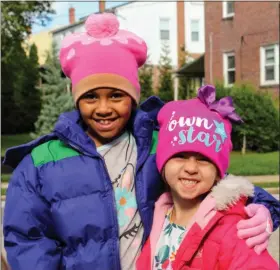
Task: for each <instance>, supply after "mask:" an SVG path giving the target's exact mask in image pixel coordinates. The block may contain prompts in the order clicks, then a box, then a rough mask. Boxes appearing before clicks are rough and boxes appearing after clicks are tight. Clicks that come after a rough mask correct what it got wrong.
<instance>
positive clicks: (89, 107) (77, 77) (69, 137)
mask: <svg viewBox="0 0 280 270" xmlns="http://www.w3.org/2000/svg"><path fill="white" fill-rule="evenodd" d="M85 29H86V31H85V32H83V33H75V34H71V35H69V36H67V37H65V39H64V40H63V42H62V48H61V51H60V62H61V66H62V70H63V72H64V73H65V75H66V76H68V77H69V78H70V79H71V82H72V92H73V97H74V100H75V105H76V110H75V111H73V112H70V113H64V114H62V115H61V116H60V118H59V120H58V122H57V124H56V126H55V128H54V131H53V132H52V133H51V134H48V135H46V136H43V137H41V138H39V139H37V140H35V141H32V142H30V143H28V144H26V145H23V146H19V147H15V148H12V149H9V150H8V152H7V154H6V159H5V163H6V164H9V165H10V166H12V167H14V168H16V169H15V171H14V173H13V176H12V179H11V181H10V184H9V188H8V191H7V200H6V207H5V215H4V235H5V248H6V250H7V255H8V261H9V263H10V265H11V267H12V269H15V270H17V269H40V270H41V269H42V270H43V269H83V270H87V269H91V270H92V269H96V270H97V269H101V270H104V269H106V270H115V269H116V270H118V269H127V270H130V269H134V266H135V260H136V257H137V255H138V254H139V252H140V250H141V247H142V244H143V243H144V242H145V240H146V239H147V237H148V236H149V233H150V230H151V225H152V219H153V210H154V204H155V201H156V200H157V198H158V197H159V196H160V194H161V193H162V191H163V184H162V181H161V180H160V175H159V173H158V171H157V168H156V162H155V146H156V142H157V119H156V116H157V113H158V111H159V109H160V108H161V107H162V105H163V103H162V102H161V101H160V100H159V99H158V98H156V97H151V98H149V99H148V100H147V101H146V102H144V103H143V104H142V105H141V106H140V107H139V108H137V105H138V103H139V98H140V85H139V80H138V68H139V67H140V66H141V65H142V64H144V62H145V61H146V56H147V46H146V43H145V42H144V41H143V40H142V39H141V38H140V37H138V36H136V35H135V34H133V33H131V32H128V31H125V30H121V29H119V22H118V20H117V18H116V17H115V16H114V15H113V14H94V15H91V16H89V18H88V19H87V21H86V23H85ZM260 198H261V196H255V199H256V200H255V201H256V202H261V201H262V200H261V199H260ZM258 209H262V208H261V205H259V208H258ZM272 209H273V208H272ZM272 212H273V210H272ZM263 213H265V214H263ZM263 213H262V212H261V211H257V212H256V215H254V217H253V221H254V220H255V219H256V217H258V218H261V220H262V221H263V222H264V221H265V220H266V218H267V215H269V212H268V210H266V212H265V211H264V212H263ZM254 214H255V213H254ZM245 225H246V226H247V227H254V226H255V225H254V224H253V225H252V224H251V223H250V221H249V223H247V222H246V221H245ZM263 231H264V230H263ZM241 232H242V230H241ZM255 235H260V233H259V232H257V233H256V234H255V233H252V234H249V235H246V237H251V236H255ZM253 239H254V238H253ZM267 239H268V236H267V235H266V237H264V238H262V239H260V240H258V241H254V245H257V246H259V244H262V243H266V241H267Z"/></svg>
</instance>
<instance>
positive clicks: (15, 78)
mask: <svg viewBox="0 0 280 270" xmlns="http://www.w3.org/2000/svg"><path fill="white" fill-rule="evenodd" d="M9 53H10V55H9V61H8V62H7V63H5V64H3V65H2V67H1V68H2V70H1V75H2V76H1V100H2V107H1V112H2V115H3V116H4V117H3V118H2V123H1V127H2V133H3V134H13V133H21V131H22V130H21V121H24V115H22V108H21V105H22V99H25V97H24V96H22V89H24V84H25V72H26V68H27V61H28V58H27V56H26V54H25V51H24V50H23V48H22V46H21V44H19V43H16V44H14V46H12V47H11V48H10V50H9Z"/></svg>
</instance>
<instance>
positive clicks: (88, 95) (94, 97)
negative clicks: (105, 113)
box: [82, 93, 97, 100]
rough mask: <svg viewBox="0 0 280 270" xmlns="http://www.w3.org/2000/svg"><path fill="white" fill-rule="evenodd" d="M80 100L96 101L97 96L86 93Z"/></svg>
mask: <svg viewBox="0 0 280 270" xmlns="http://www.w3.org/2000/svg"><path fill="white" fill-rule="evenodd" d="M82 99H90V100H96V99H97V95H96V94H94V93H86V94H85V95H84V96H83V97H82Z"/></svg>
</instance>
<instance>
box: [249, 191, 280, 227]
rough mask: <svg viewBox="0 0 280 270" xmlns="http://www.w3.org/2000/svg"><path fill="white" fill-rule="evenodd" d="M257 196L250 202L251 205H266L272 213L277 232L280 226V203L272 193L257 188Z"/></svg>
mask: <svg viewBox="0 0 280 270" xmlns="http://www.w3.org/2000/svg"><path fill="white" fill-rule="evenodd" d="M254 193H255V196H254V197H253V198H250V200H248V204H249V203H257V204H262V205H264V206H265V207H266V208H267V209H268V210H269V212H270V215H271V219H272V222H273V230H274V231H275V230H276V229H277V228H278V227H279V224H280V202H279V201H278V200H277V199H275V198H274V197H273V196H272V195H271V194H270V193H268V192H267V191H265V190H264V189H262V188H260V187H256V186H255V192H254Z"/></svg>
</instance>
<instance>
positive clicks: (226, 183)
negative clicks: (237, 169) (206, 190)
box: [210, 175, 254, 211]
mask: <svg viewBox="0 0 280 270" xmlns="http://www.w3.org/2000/svg"><path fill="white" fill-rule="evenodd" d="M210 195H211V196H212V197H213V198H214V199H215V204H216V205H215V206H216V207H215V208H216V209H217V210H220V211H221V210H226V209H227V208H229V207H230V206H232V205H234V204H235V203H237V202H238V201H239V200H240V198H241V197H246V198H247V197H252V196H254V185H253V184H252V183H251V182H250V181H249V180H247V179H246V178H244V177H241V176H233V175H228V176H226V177H225V178H223V179H222V180H220V181H219V182H218V184H217V185H215V186H214V187H213V188H212V191H211V192H210Z"/></svg>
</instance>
